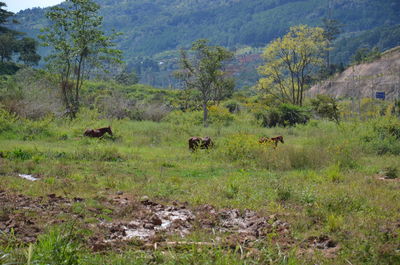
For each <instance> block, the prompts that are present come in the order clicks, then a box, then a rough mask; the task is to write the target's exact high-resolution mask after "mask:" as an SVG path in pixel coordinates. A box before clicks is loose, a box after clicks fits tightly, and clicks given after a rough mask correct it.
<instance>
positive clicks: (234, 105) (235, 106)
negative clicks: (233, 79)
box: [223, 99, 240, 113]
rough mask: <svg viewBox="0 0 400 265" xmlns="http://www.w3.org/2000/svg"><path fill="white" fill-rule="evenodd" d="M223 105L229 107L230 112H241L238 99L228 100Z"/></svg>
mask: <svg viewBox="0 0 400 265" xmlns="http://www.w3.org/2000/svg"><path fill="white" fill-rule="evenodd" d="M223 106H224V107H225V108H227V109H228V111H229V112H230V113H239V112H240V103H239V102H237V101H236V100H233V99H231V100H229V101H226V102H225V103H224V104H223Z"/></svg>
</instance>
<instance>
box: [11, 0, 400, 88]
mask: <svg viewBox="0 0 400 265" xmlns="http://www.w3.org/2000/svg"><path fill="white" fill-rule="evenodd" d="M95 1H96V2H97V3H99V4H100V6H101V9H100V13H101V15H102V16H103V17H104V29H105V31H108V32H109V31H111V30H112V29H115V30H116V31H118V32H122V33H123V35H122V36H121V37H119V39H117V40H116V41H117V48H119V49H121V50H123V52H124V56H125V61H127V62H128V64H129V66H130V68H132V69H135V71H137V72H138V73H139V74H140V76H141V81H142V82H146V83H148V84H151V85H155V86H165V85H166V84H171V83H173V80H171V77H170V75H169V73H170V72H171V70H173V69H176V67H177V57H178V54H177V53H176V52H174V50H176V49H178V48H181V47H184V48H187V47H189V46H190V44H191V43H192V42H193V41H195V40H197V39H199V38H208V39H210V40H211V42H212V43H213V44H217V45H222V46H225V47H228V48H231V49H237V48H242V47H245V46H250V47H264V46H265V45H267V44H268V42H270V41H271V40H273V39H274V38H276V37H279V36H282V35H284V34H285V33H286V32H287V31H288V29H289V27H290V26H293V25H298V24H308V25H312V26H318V25H321V24H322V18H324V17H326V16H327V15H328V13H331V14H332V18H334V19H337V20H339V21H340V22H341V23H342V24H343V25H344V26H343V34H342V35H341V36H340V37H339V40H338V42H337V43H338V44H337V45H336V46H337V48H336V49H335V50H334V51H332V57H333V58H332V61H334V62H336V63H339V62H343V63H347V62H348V61H349V59H350V58H351V55H352V54H353V53H354V51H355V50H356V49H357V48H358V47H360V46H362V45H364V44H366V45H367V46H374V45H377V44H378V45H379V44H381V43H386V44H387V45H380V46H379V47H380V48H384V49H387V48H391V47H393V46H394V44H395V45H398V43H397V41H396V40H399V39H400V31H396V32H397V33H396V34H395V37H393V38H392V39H393V40H392V41H390V42H387V41H386V42H385V41H382V39H383V40H386V39H390V38H389V37H388V36H391V35H392V32H393V27H396V25H400V16H399V14H398V10H400V1H399V0H385V1H381V0H329V1H330V6H331V8H330V11H328V0H95ZM45 12H46V10H45V9H40V8H34V9H28V10H25V11H21V12H19V13H18V14H17V15H16V18H17V19H18V20H19V21H20V22H21V23H20V24H19V25H17V28H16V29H17V30H19V31H22V32H27V33H28V35H30V36H33V37H34V36H36V35H38V34H39V33H40V29H41V28H43V27H44V26H45V25H47V23H48V21H47V20H46V18H45V15H44V14H45ZM381 32H383V33H382V34H380V33H381ZM379 34H380V35H379ZM372 35H375V36H377V35H379V36H378V38H376V37H374V38H372V39H371V38H369V37H370V36H372ZM47 52H48V50H43V49H42V50H41V53H42V55H46V53H47ZM335 54H337V56H336V57H335ZM245 67H246V66H245ZM248 67H252V69H246V70H245V72H248V73H250V72H251V73H250V74H249V75H250V76H251V77H252V78H251V80H250V79H249V80H250V81H249V80H247V81H246V82H244V83H245V84H246V85H248V84H249V83H251V82H254V78H256V77H257V74H256V73H255V67H254V61H253V62H252V64H250V65H249V66H248ZM239 76H240V78H245V79H246V78H247V77H246V76H242V75H239Z"/></svg>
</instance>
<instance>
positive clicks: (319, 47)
mask: <svg viewBox="0 0 400 265" xmlns="http://www.w3.org/2000/svg"><path fill="white" fill-rule="evenodd" d="M323 33H324V30H323V29H322V28H318V27H317V28H311V27H308V26H305V25H300V26H295V27H291V28H290V31H289V33H287V34H286V35H285V36H284V37H283V38H278V39H276V40H274V41H273V42H271V43H270V44H269V45H268V46H267V47H266V48H265V50H264V53H263V58H264V59H265V61H266V64H265V65H263V66H260V67H259V69H258V70H259V73H260V74H261V75H264V76H265V77H263V78H261V79H260V80H259V82H258V88H259V89H260V90H262V91H265V92H266V93H268V94H271V95H273V96H274V97H275V98H276V99H277V100H279V101H281V102H282V103H291V104H295V105H300V106H302V104H303V101H304V92H305V90H306V88H307V86H308V85H309V83H310V76H311V75H312V74H313V73H314V72H315V70H316V69H317V68H318V67H320V66H321V65H323V62H324V60H323V55H324V51H325V47H326V40H325V37H324V35H323Z"/></svg>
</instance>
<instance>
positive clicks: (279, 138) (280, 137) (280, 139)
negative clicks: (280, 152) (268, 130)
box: [277, 136, 285, 143]
mask: <svg viewBox="0 0 400 265" xmlns="http://www.w3.org/2000/svg"><path fill="white" fill-rule="evenodd" d="M277 138H278V141H280V142H281V143H285V141H283V136H278V137H277Z"/></svg>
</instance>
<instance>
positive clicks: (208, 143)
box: [189, 136, 214, 151]
mask: <svg viewBox="0 0 400 265" xmlns="http://www.w3.org/2000/svg"><path fill="white" fill-rule="evenodd" d="M213 146H214V143H213V141H212V140H211V138H210V137H208V136H207V137H204V138H201V137H190V138H189V150H191V151H195V150H196V149H197V148H200V149H208V148H209V147H213Z"/></svg>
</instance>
